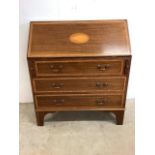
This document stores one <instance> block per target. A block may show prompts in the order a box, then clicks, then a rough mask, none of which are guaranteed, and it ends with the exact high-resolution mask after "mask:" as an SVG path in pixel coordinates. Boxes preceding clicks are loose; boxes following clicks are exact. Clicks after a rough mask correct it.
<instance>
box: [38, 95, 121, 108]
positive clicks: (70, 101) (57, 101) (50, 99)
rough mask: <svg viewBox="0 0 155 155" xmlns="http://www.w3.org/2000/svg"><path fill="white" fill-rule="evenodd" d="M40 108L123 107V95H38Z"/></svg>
mask: <svg viewBox="0 0 155 155" xmlns="http://www.w3.org/2000/svg"><path fill="white" fill-rule="evenodd" d="M35 97H36V98H35V99H36V104H37V106H38V107H57V106H75V107H76V106H101V107H106V108H110V107H112V108H113V107H121V106H122V99H123V97H122V96H121V95H62V96H59V95H36V96H35Z"/></svg>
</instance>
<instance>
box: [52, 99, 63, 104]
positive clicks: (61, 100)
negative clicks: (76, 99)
mask: <svg viewBox="0 0 155 155" xmlns="http://www.w3.org/2000/svg"><path fill="white" fill-rule="evenodd" d="M64 102H65V100H64V99H54V100H53V103H57V104H62V103H64Z"/></svg>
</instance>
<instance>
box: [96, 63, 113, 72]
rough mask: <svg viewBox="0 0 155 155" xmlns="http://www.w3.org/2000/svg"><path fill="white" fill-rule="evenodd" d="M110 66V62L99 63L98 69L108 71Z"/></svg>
mask: <svg viewBox="0 0 155 155" xmlns="http://www.w3.org/2000/svg"><path fill="white" fill-rule="evenodd" d="M109 67H111V65H110V64H104V65H101V64H98V65H97V69H98V70H99V71H106V70H107V69H108V68H109Z"/></svg>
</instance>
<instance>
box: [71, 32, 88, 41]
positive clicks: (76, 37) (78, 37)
mask: <svg viewBox="0 0 155 155" xmlns="http://www.w3.org/2000/svg"><path fill="white" fill-rule="evenodd" d="M89 38H90V37H89V35H87V34H85V33H73V34H71V35H70V37H69V40H70V41H71V42H72V43H75V44H84V43H86V42H88V41H89Z"/></svg>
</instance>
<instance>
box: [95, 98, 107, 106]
mask: <svg viewBox="0 0 155 155" xmlns="http://www.w3.org/2000/svg"><path fill="white" fill-rule="evenodd" d="M96 103H97V105H104V103H105V101H104V99H96Z"/></svg>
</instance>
